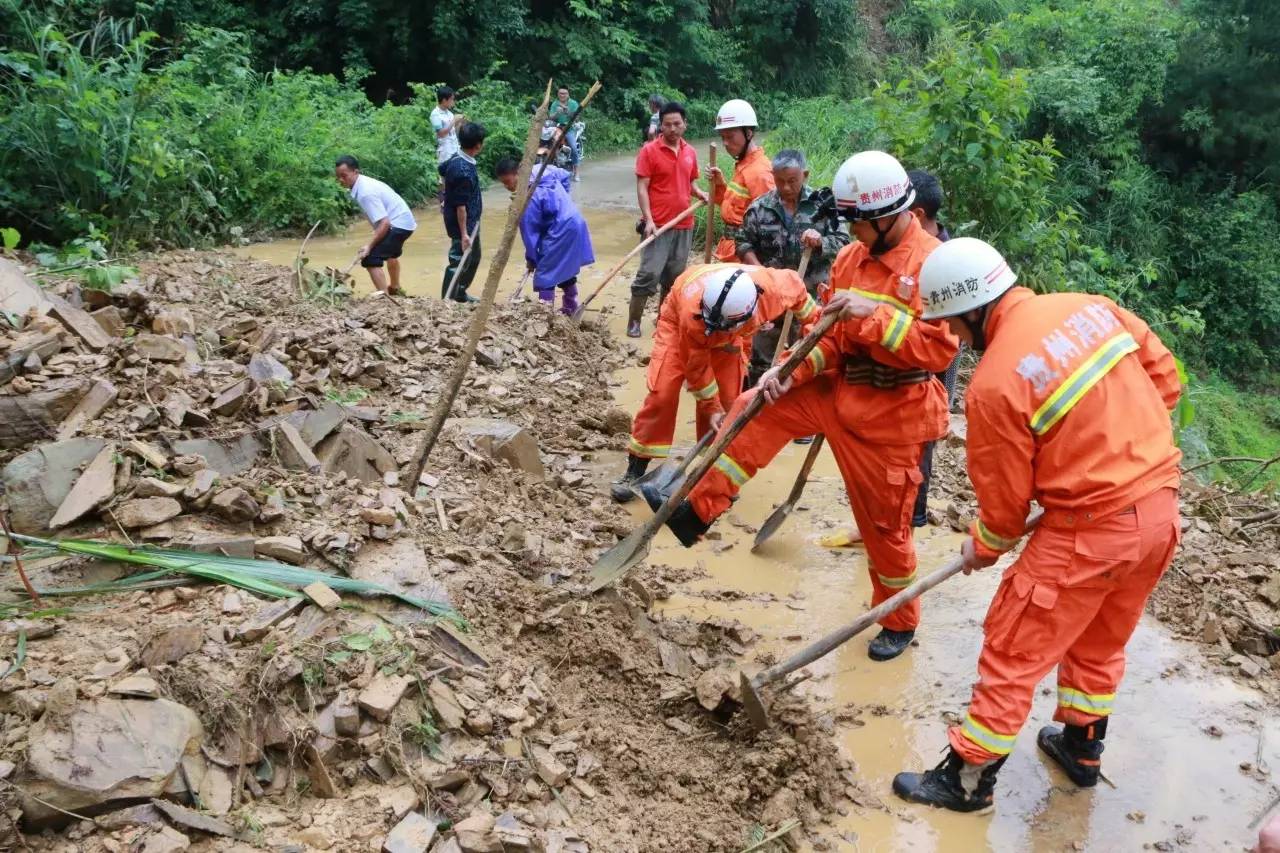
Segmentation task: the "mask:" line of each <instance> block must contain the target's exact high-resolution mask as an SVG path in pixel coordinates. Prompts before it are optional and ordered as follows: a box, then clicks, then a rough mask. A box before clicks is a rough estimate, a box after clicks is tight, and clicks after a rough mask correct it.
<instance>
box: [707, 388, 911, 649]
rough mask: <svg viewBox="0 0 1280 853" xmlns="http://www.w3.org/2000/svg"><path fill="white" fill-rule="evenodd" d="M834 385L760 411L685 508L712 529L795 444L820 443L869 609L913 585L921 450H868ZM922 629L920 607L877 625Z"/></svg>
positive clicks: (795, 393)
mask: <svg viewBox="0 0 1280 853" xmlns="http://www.w3.org/2000/svg"><path fill="white" fill-rule="evenodd" d="M836 381H837V380H835V379H834V378H833V377H830V376H820V377H818V378H816V379H814V380H812V381H810V382H808V383H806V384H804V385H802V386H800V387H799V388H794V389H792V390H791V391H788V392H787V394H786V396H784V397H782V399H780V400H778V402H776V403H774V404H773V405H771V406H765V407H764V408H763V409H761V411H760V414H758V415H756V416H755V418H754V419H753V420H752V421H751V422H750V423H748V424H747V426H746V427H745V428H744V429H743V430H742V432H740V433H739V434H738V437H737V438H735V439H734V440H733V442H732V443H731V444H730V445H729V447H728V448H727V449H726V450H725V452H724V453H723V454H721V456H720V458H719V459H717V460H716V465H715V467H714V468H712V469H711V471H709V472H708V473H707V475H706V476H705V477H703V478H702V481H701V482H699V483H698V485H697V486H696V487H695V488H694V489H693V491H692V493H691V494H690V495H689V501H690V503H691V504H692V505H693V510H694V512H696V513H697V514H698V517H699V518H701V519H702V520H703V521H706V522H710V521H712V520H714V519H715V518H716V517H717V516H719V515H720V513H722V512H724V511H725V510H726V509H728V507H729V504H730V503H731V499H732V497H733V496H734V495H735V494H737V492H738V490H739V489H740V488H742V486H743V484H744V483H746V482H747V480H749V479H751V478H752V477H753V476H755V473H756V471H758V470H760V469H761V468H763V467H764V466H766V465H768V464H769V462H770V460H772V459H773V457H774V456H776V455H778V451H780V450H781V449H782V448H783V447H785V446H786V445H787V444H788V443H789V442H790V441H791V440H792V439H796V438H801V437H803V436H809V435H818V434H822V435H825V436H826V438H827V446H828V447H830V448H831V452H832V453H833V454H835V457H836V464H837V465H838V466H839V468H840V475H841V476H842V477H843V478H844V485H845V490H846V491H847V492H848V494H849V505H850V506H851V507H852V508H853V517H854V520H855V521H856V522H857V523H858V529H859V530H861V531H862V535H863V542H864V544H865V545H866V548H867V571H868V573H869V574H870V576H871V587H872V591H873V592H872V597H871V603H872V605H873V606H874V605H876V604H879V603H880V602H882V601H884V600H885V599H886V598H889V597H890V596H892V595H893V594H894V593H896V592H898V591H899V590H901V589H902V588H903V587H906V586H908V585H910V584H911V583H912V581H914V580H915V579H916V551H915V544H914V542H913V541H912V538H911V510H912V507H913V506H914V504H915V499H916V491H917V489H918V487H919V485H920V479H921V476H920V467H919V466H920V453H921V451H922V450H923V447H924V446H923V445H921V444H901V445H886V444H872V443H870V442H866V441H863V440H861V439H859V438H858V437H857V436H856V435H855V434H854V433H852V432H850V431H849V430H847V429H845V428H844V426H843V425H842V424H841V423H840V421H839V419H838V418H837V416H836V408H835V402H834V401H835V389H834V388H833V385H834V383H835V382H836ZM753 393H756V392H754V391H749V392H747V393H746V394H743V395H742V396H741V397H739V398H738V400H737V402H736V403H735V404H734V406H733V409H731V410H730V411H729V414H728V416H727V417H726V418H725V423H726V425H727V424H728V423H729V422H730V421H732V420H733V418H734V417H736V416H737V414H738V412H739V411H740V410H741V409H742V408H743V407H745V406H746V404H747V403H748V402H749V401H750V399H751V397H750V395H751V394H753ZM919 622H920V602H919V600H918V599H917V600H916V601H913V602H911V603H910V604H907V605H905V606H903V607H900V608H899V609H898V610H897V611H895V612H894V613H891V614H889V615H888V616H886V617H885V618H884V619H883V620H882V621H881V622H880V624H881V625H883V626H884V627H885V628H889V629H890V630H893V631H912V630H915V627H916V625H918V624H919Z"/></svg>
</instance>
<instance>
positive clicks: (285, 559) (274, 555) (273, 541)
mask: <svg viewBox="0 0 1280 853" xmlns="http://www.w3.org/2000/svg"><path fill="white" fill-rule="evenodd" d="M253 550H254V552H255V553H257V555H258V556H259V557H266V558H268V559H271V560H279V561H280V562H282V563H292V564H293V565H295V566H297V565H301V564H302V563H304V562H306V559H307V549H306V548H305V547H304V546H303V544H302V540H301V539H299V538H298V537H297V536H264V537H262V538H261V539H259V540H257V541H256V542H254V543H253Z"/></svg>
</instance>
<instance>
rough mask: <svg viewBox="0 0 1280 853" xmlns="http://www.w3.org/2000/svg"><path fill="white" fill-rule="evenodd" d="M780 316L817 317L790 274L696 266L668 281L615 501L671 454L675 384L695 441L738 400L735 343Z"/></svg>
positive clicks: (741, 370)
mask: <svg viewBox="0 0 1280 853" xmlns="http://www.w3.org/2000/svg"><path fill="white" fill-rule="evenodd" d="M787 311H791V312H793V313H794V314H795V315H796V319H797V320H799V321H800V323H802V324H805V325H808V324H811V323H812V321H813V320H815V319H816V318H817V316H818V305H817V303H816V302H814V301H813V297H811V296H810V295H809V292H808V291H807V290H806V289H805V286H804V282H803V281H802V280H801V278H800V276H799V275H797V274H796V273H795V272H793V271H792V270H776V269H766V268H765V267H756V266H747V265H743V264H698V265H696V266H692V267H689V269H687V270H685V271H684V273H682V274H681V275H680V277H679V278H677V279H676V280H675V283H674V285H673V286H672V288H671V292H670V293H669V294H668V298H667V299H666V300H664V301H663V303H662V309H661V310H660V311H659V314H658V326H657V330H656V332H655V335H654V340H653V353H652V355H651V356H650V359H649V372H648V377H647V384H648V387H649V395H648V396H647V397H645V400H644V404H643V405H642V406H641V407H640V411H639V412H637V413H636V416H635V420H634V422H633V423H632V427H631V442H630V445H629V446H628V457H627V470H626V473H625V474H623V476H622V478H621V479H619V480H618V481H617V482H615V483H614V484H613V487H612V489H611V490H610V492H611V494H612V495H613V497H614V499H615V500H617V501H620V502H626V501H629V500H631V499H632V498H634V497H635V492H634V491H633V489H632V485H633V484H634V483H635V481H636V480H637V479H639V478H640V477H641V476H643V475H644V473H645V471H646V469H647V468H648V466H649V462H650V460H652V459H665V458H666V456H667V454H668V453H669V452H670V451H671V439H672V437H673V436H674V435H675V429H676V413H677V410H678V408H679V405H680V387H681V385H685V386H687V387H688V389H689V392H690V393H691V394H693V396H694V399H695V400H697V417H696V419H697V431H698V437H699V438H701V437H702V436H703V435H705V434H706V433H707V432H708V431H710V430H712V429H715V428H716V427H717V426H718V425H719V421H720V419H721V418H722V417H723V415H724V412H725V410H726V409H728V408H729V407H730V406H731V405H733V401H734V400H736V399H737V397H738V395H739V394H741V393H742V384H743V379H744V378H745V376H746V359H745V357H744V356H743V354H742V342H743V341H744V340H745V341H748V342H749V341H750V340H751V336H752V335H754V334H755V333H756V331H757V330H758V329H759V328H760V327H761V326H762V325H764V324H765V323H769V322H773V321H775V320H777V319H779V318H780V317H781V316H782V315H783V314H784V313H785V312H787Z"/></svg>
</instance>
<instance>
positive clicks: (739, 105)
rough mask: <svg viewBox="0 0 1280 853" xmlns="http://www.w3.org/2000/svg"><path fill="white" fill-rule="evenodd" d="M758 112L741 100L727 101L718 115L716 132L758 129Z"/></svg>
mask: <svg viewBox="0 0 1280 853" xmlns="http://www.w3.org/2000/svg"><path fill="white" fill-rule="evenodd" d="M756 126H757V125H756V111H755V109H754V108H753V107H752V106H751V105H750V104H748V103H747V102H746V101H744V100H742V99H741V98H734V99H733V100H732V101H725V102H724V105H723V106H721V107H720V111H719V112H717V113H716V130H729V129H730V128H734V127H756Z"/></svg>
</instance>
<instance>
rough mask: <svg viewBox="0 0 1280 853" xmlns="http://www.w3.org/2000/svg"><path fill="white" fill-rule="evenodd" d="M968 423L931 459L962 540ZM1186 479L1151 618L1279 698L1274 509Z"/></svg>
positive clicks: (1279, 588) (1279, 568)
mask: <svg viewBox="0 0 1280 853" xmlns="http://www.w3.org/2000/svg"><path fill="white" fill-rule="evenodd" d="M964 466H965V455H964V419H963V416H962V415H952V434H951V436H949V437H948V438H947V439H946V440H945V441H944V442H943V443H941V444H940V445H939V447H938V450H937V452H936V454H935V468H934V483H935V489H936V490H937V493H939V494H942V495H946V496H947V505H946V510H945V517H943V518H938V519H936V520H937V521H941V522H944V523H947V524H949V525H950V526H951V527H952V528H953V529H955V530H957V531H962V532H963V531H967V530H968V529H969V522H970V521H971V520H972V518H973V517H974V515H975V513H976V512H977V504H976V500H975V497H974V494H973V487H972V485H971V484H970V483H969V480H968V475H967V474H966V473H965V467H964ZM1195 476H1196V475H1195V472H1190V473H1188V474H1186V475H1185V476H1184V477H1183V480H1182V490H1181V510H1182V545H1181V547H1180V548H1179V549H1178V553H1177V555H1176V556H1175V557H1174V560H1173V564H1172V565H1171V566H1170V567H1169V570H1168V571H1167V572H1166V573H1165V575H1164V577H1163V578H1162V579H1161V580H1160V583H1159V585H1157V587H1156V590H1155V593H1154V594H1153V595H1152V596H1151V600H1150V601H1149V602H1148V609H1149V610H1150V611H1151V613H1152V614H1153V615H1155V616H1156V618H1158V619H1159V620H1160V621H1162V622H1164V623H1165V625H1166V626H1167V627H1168V628H1169V629H1170V630H1171V631H1173V633H1175V634H1177V635H1178V636H1180V637H1183V638H1184V639H1188V640H1192V641H1195V642H1197V643H1200V644H1201V646H1202V648H1203V650H1204V653H1205V656H1206V657H1207V658H1208V659H1209V660H1210V661H1212V662H1214V663H1216V664H1218V665H1220V666H1221V668H1223V669H1224V671H1226V672H1228V673H1229V674H1231V675H1232V676H1233V677H1234V678H1236V679H1238V680H1240V681H1243V682H1246V683H1248V684H1250V685H1252V686H1253V687H1256V688H1258V689H1260V690H1262V691H1264V692H1265V693H1267V694H1268V695H1269V696H1271V697H1280V500H1277V498H1276V497H1275V496H1274V495H1268V494H1265V493H1262V492H1252V493H1250V492H1239V491H1236V490H1233V489H1231V488H1228V487H1226V486H1224V485H1221V484H1206V483H1202V482H1200V481H1198V480H1197V479H1195Z"/></svg>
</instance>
